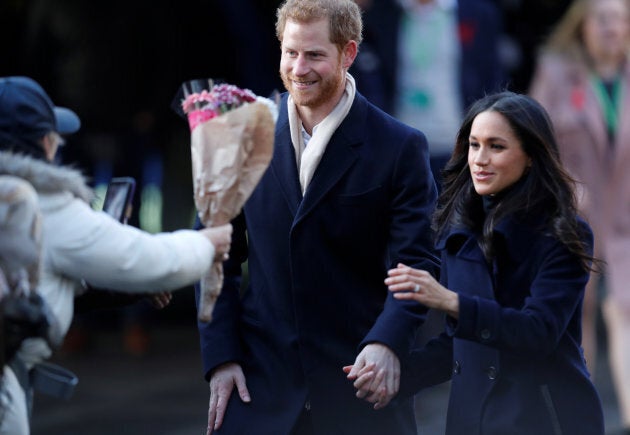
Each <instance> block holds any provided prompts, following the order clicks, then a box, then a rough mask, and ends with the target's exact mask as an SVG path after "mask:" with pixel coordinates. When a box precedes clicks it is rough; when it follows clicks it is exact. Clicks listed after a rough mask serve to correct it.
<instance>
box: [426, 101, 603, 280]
mask: <svg viewBox="0 0 630 435" xmlns="http://www.w3.org/2000/svg"><path fill="white" fill-rule="evenodd" d="M489 111H491V112H496V113H499V114H501V115H502V116H503V117H504V118H505V119H506V120H507V122H508V123H509V125H510V127H511V128H512V130H513V132H514V133H515V135H516V137H517V138H518V139H519V141H520V143H521V145H522V147H523V151H524V152H525V154H527V156H528V157H530V159H531V162H532V164H531V167H530V168H529V169H528V170H527V171H526V172H525V173H524V175H523V178H522V179H521V180H519V182H517V183H516V184H515V185H513V187H511V188H510V189H511V190H510V194H509V195H505V196H504V197H502V198H500V199H499V200H498V201H497V203H496V205H495V206H494V207H492V208H490V209H489V210H488V211H487V214H486V213H485V212H484V209H483V203H482V198H481V196H480V195H479V194H477V192H476V191H475V188H474V185H473V181H472V178H471V176H470V170H469V168H468V148H469V136H470V130H471V126H472V123H473V121H474V119H475V118H476V117H477V115H479V114H480V113H482V112H489ZM443 180H444V181H443V183H444V184H443V191H442V194H441V195H440V197H439V199H438V208H437V210H436V213H435V215H434V219H433V225H434V229H435V231H436V232H437V235H438V237H440V236H442V235H443V233H444V232H445V231H446V229H447V228H448V227H461V226H465V227H469V228H473V229H475V230H478V231H479V232H480V233H481V239H480V245H481V249H482V251H483V253H484V255H485V257H486V259H487V260H491V259H492V258H494V243H493V242H494V239H493V234H494V228H495V226H496V224H497V223H498V222H499V221H501V220H502V219H503V218H504V217H506V216H508V215H514V216H516V217H517V218H519V217H522V218H525V219H526V218H527V216H531V215H532V214H541V215H545V216H546V217H547V219H546V222H545V227H546V228H547V229H548V231H549V232H550V233H551V235H552V236H554V237H555V238H556V239H558V240H559V241H560V242H561V243H563V244H564V245H565V246H566V247H567V248H568V249H569V251H570V252H572V253H573V254H575V255H576V256H577V257H578V258H579V259H580V261H581V262H582V264H583V266H584V268H585V269H586V270H590V269H591V267H592V266H591V264H592V262H593V260H594V259H593V257H592V256H591V255H590V254H589V250H588V249H587V247H586V245H585V242H584V241H583V238H582V237H580V230H579V227H578V221H577V219H576V217H577V206H576V198H575V193H574V192H575V189H574V186H575V182H574V181H573V179H572V178H571V177H570V176H569V174H568V173H567V172H566V171H565V169H564V168H563V166H562V164H561V163H560V158H559V153H558V146H557V143H556V139H555V135H554V131H553V126H552V124H551V120H550V119H549V116H548V115H547V112H546V111H545V109H544V108H543V107H542V106H541V105H540V104H539V103H538V102H537V101H536V100H534V99H533V98H531V97H528V96H526V95H521V94H515V93H513V92H500V93H497V94H492V95H488V96H486V97H484V98H482V99H480V100H478V101H476V102H475V103H473V105H472V106H471V107H470V109H469V110H468V113H467V114H466V116H465V118H464V121H463V123H462V126H461V128H460V129H459V132H458V134H457V139H456V142H455V150H454V151H453V155H452V156H451V158H450V160H449V161H448V163H447V164H446V167H445V169H444V171H443Z"/></svg>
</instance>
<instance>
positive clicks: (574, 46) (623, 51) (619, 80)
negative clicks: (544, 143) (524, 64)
mask: <svg viewBox="0 0 630 435" xmlns="http://www.w3.org/2000/svg"><path fill="white" fill-rule="evenodd" d="M629 49H630V3H629V2H628V1H626V0H576V1H575V2H574V3H573V4H572V6H571V7H570V8H569V10H568V11H567V12H566V14H565V15H564V17H563V18H562V20H561V21H560V22H559V23H558V25H557V27H556V28H555V30H554V31H553V33H552V34H551V35H550V38H549V41H548V42H547V43H546V44H545V46H544V47H543V49H542V51H541V54H540V60H539V64H538V67H537V71H536V73H535V76H534V78H533V81H532V85H531V90H530V93H531V95H532V96H533V97H534V98H537V99H538V100H539V101H540V102H541V103H542V104H543V105H544V106H545V108H546V109H547V110H548V112H549V114H550V116H551V117H552V119H553V122H554V125H555V128H556V132H557V135H558V140H559V147H560V153H561V157H562V160H563V162H564V164H565V165H566V167H567V168H568V170H569V171H570V172H571V174H572V175H573V176H574V177H575V178H576V179H577V180H578V181H579V183H580V184H579V185H578V197H579V201H580V204H579V205H580V209H581V212H582V213H583V214H584V216H585V217H586V218H587V219H588V220H589V222H590V224H591V226H592V227H593V230H594V233H595V254H596V256H597V257H600V258H602V259H604V260H605V261H606V271H605V274H604V275H605V286H603V288H604V291H603V292H600V295H599V296H601V298H599V299H598V289H600V288H602V287H600V286H599V285H598V284H599V283H600V281H601V278H602V277H601V276H598V275H593V276H592V278H591V280H590V282H589V286H588V288H587V297H586V298H585V301H584V310H583V317H584V322H583V325H584V331H583V347H584V351H585V357H586V361H587V363H588V365H589V367H590V369H591V371H592V372H593V371H594V368H595V364H596V362H597V343H596V328H595V326H596V319H597V305H598V304H597V302H598V300H602V301H603V303H602V314H603V317H604V319H605V321H606V328H607V331H608V349H609V357H610V365H611V371H612V374H613V379H614V384H615V388H616V392H617V399H618V401H619V406H620V412H621V417H622V422H623V424H624V427H625V432H624V433H630V288H629V286H630V267H628V265H630V171H628V167H630V93H629V92H628V85H629V84H630V67H629V65H628V50H629Z"/></svg>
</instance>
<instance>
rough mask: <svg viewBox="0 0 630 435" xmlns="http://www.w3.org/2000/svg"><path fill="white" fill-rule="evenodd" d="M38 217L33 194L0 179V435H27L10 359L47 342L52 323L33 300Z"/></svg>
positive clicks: (24, 398) (23, 402) (19, 183)
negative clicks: (29, 343) (28, 343)
mask: <svg viewBox="0 0 630 435" xmlns="http://www.w3.org/2000/svg"><path fill="white" fill-rule="evenodd" d="M40 254H41V214H40V212H39V205H38V203H37V193H36V192H35V189H33V187H32V186H31V185H30V184H29V183H28V182H26V181H24V180H22V179H21V178H18V177H14V176H11V175H0V363H1V365H2V371H0V434H26V433H28V432H29V421H28V411H27V408H28V406H29V398H28V395H26V394H25V391H24V390H23V389H22V388H20V380H19V375H20V373H19V370H18V367H16V366H15V364H14V363H15V353H16V351H17V350H18V348H19V346H20V344H21V343H22V341H23V340H24V339H26V338H29V337H31V338H32V337H41V338H44V339H48V338H52V339H54V340H55V341H56V342H57V344H58V341H59V340H60V339H61V337H60V335H59V334H58V331H56V332H55V334H56V337H52V336H51V337H49V336H48V334H47V329H48V327H49V326H52V325H50V324H49V322H50V321H51V320H52V319H51V318H49V317H47V310H46V306H45V305H44V304H43V301H42V299H41V298H40V297H39V295H38V294H37V290H36V288H37V284H38V281H39V261H40Z"/></svg>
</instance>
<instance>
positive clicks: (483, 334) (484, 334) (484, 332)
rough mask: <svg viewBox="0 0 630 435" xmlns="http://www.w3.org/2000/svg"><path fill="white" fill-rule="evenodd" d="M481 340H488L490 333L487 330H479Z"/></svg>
mask: <svg viewBox="0 0 630 435" xmlns="http://www.w3.org/2000/svg"><path fill="white" fill-rule="evenodd" d="M481 338H482V339H483V340H488V339H489V338H490V331H488V330H487V329H482V330H481Z"/></svg>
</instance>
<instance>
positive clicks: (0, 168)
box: [0, 151, 94, 203]
mask: <svg viewBox="0 0 630 435" xmlns="http://www.w3.org/2000/svg"><path fill="white" fill-rule="evenodd" d="M0 174H9V175H14V176H16V177H20V178H22V179H24V180H26V181H28V182H29V183H31V185H32V186H33V187H34V188H35V190H37V192H41V193H56V192H63V191H67V192H71V193H72V194H73V195H74V196H76V197H77V198H80V199H82V200H83V201H85V202H87V203H90V201H91V200H92V199H93V198H94V193H93V192H92V189H90V187H89V186H88V185H87V183H86V179H85V177H84V176H83V174H81V172H80V171H78V170H76V169H73V168H70V167H68V166H56V165H54V164H52V163H48V162H45V161H43V160H38V159H35V158H32V157H29V156H25V155H23V154H14V153H11V152H6V151H0Z"/></svg>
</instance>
